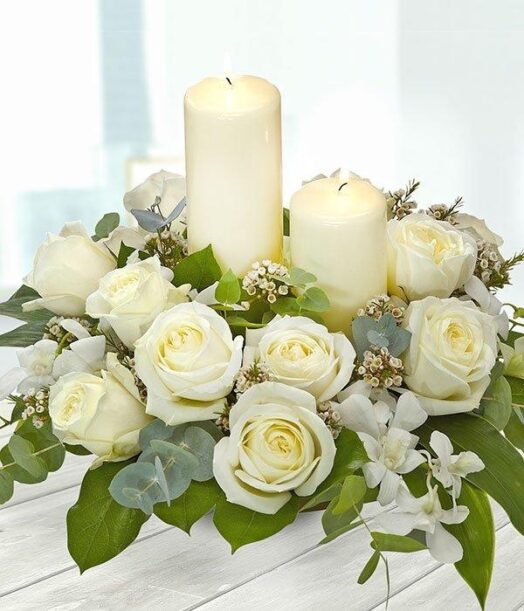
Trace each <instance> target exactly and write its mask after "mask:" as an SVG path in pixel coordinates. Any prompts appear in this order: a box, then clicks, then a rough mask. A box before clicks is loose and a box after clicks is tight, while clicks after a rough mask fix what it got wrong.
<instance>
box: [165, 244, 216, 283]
mask: <svg viewBox="0 0 524 611" xmlns="http://www.w3.org/2000/svg"><path fill="white" fill-rule="evenodd" d="M174 274H175V277H174V283H175V286H180V285H181V284H190V285H191V286H192V287H193V288H195V289H197V291H203V290H204V289H206V288H207V287H208V286H211V285H212V284H213V283H214V282H217V281H218V280H220V277H221V275H222V272H221V271H220V266H219V265H218V263H217V261H216V259H215V255H214V254H213V249H212V247H211V244H210V245H209V246H206V247H205V248H204V249H202V250H199V251H197V252H194V253H193V254H192V255H189V257H186V258H185V259H182V261H180V263H179V264H178V265H177V266H176V267H175V269H174Z"/></svg>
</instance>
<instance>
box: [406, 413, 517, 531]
mask: <svg viewBox="0 0 524 611" xmlns="http://www.w3.org/2000/svg"><path fill="white" fill-rule="evenodd" d="M434 430H438V431H441V432H442V433H444V434H445V435H447V436H448V437H449V438H450V440H451V442H452V444H453V446H454V449H455V451H456V452H462V451H467V450H470V451H472V452H475V454H477V455H478V456H479V457H480V459H481V460H482V462H483V463H484V465H485V468H484V469H483V470H482V471H479V472H478V473H470V474H469V475H467V476H466V479H467V480H468V481H470V482H471V483H472V484H474V485H475V486H477V487H478V488H480V489H481V490H484V491H485V492H486V493H487V494H488V495H489V496H491V497H492V498H493V499H495V501H497V503H499V504H500V505H502V507H503V508H504V509H505V511H506V513H507V514H508V517H509V519H510V520H511V522H512V523H513V526H515V528H516V529H517V530H518V531H519V532H521V533H524V478H523V477H522V474H523V473H524V459H523V458H522V455H521V454H520V453H519V451H518V450H517V449H516V448H515V447H514V446H513V445H512V444H511V443H510V442H509V441H508V440H507V439H506V438H505V437H504V436H503V435H501V433H499V431H497V429H496V428H495V427H494V426H493V425H491V424H490V423H489V422H488V421H487V420H485V419H484V418H482V417H481V416H476V415H473V414H455V415H453V416H446V417H439V418H435V417H433V418H428V419H427V420H426V422H425V423H424V424H423V425H422V426H421V427H419V428H418V429H417V430H416V431H414V434H415V435H418V436H419V438H420V442H421V443H422V444H423V445H424V447H425V448H426V449H427V450H428V451H431V450H430V446H429V438H430V436H431V433H432V432H433V431H434Z"/></svg>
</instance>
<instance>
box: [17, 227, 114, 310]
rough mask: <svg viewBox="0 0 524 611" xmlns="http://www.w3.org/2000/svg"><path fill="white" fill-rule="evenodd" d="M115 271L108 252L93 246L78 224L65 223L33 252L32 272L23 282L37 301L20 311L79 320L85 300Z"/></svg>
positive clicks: (98, 246)
mask: <svg viewBox="0 0 524 611" xmlns="http://www.w3.org/2000/svg"><path fill="white" fill-rule="evenodd" d="M115 267H116V262H115V259H114V257H113V256H112V255H111V253H110V252H109V250H108V249H107V248H106V247H105V246H104V245H103V244H100V243H97V242H93V240H92V239H91V238H90V237H89V234H88V233H87V231H86V230H85V228H84V226H83V225H82V224H81V223H68V224H67V225H65V226H64V227H63V229H62V231H61V232H60V233H59V235H57V236H55V235H52V234H48V236H47V240H46V242H44V243H43V244H42V245H41V246H40V247H39V249H38V250H37V253H36V256H35V260H34V263H33V271H32V272H31V273H30V274H29V275H28V276H27V277H26V278H25V279H24V282H25V283H26V284H27V285H28V286H30V287H31V288H33V289H35V291H37V292H38V294H39V295H40V299H35V300H33V301H29V302H27V303H25V304H24V310H26V311H29V310H36V309H39V308H47V309H48V310H51V312H54V313H55V314H60V315H62V316H80V315H82V314H84V313H85V301H86V298H87V296H88V295H89V294H91V293H92V292H93V291H95V290H96V289H97V287H98V281H99V280H100V278H102V276H105V275H106V274H107V273H108V272H110V271H111V270H112V269H114V268H115Z"/></svg>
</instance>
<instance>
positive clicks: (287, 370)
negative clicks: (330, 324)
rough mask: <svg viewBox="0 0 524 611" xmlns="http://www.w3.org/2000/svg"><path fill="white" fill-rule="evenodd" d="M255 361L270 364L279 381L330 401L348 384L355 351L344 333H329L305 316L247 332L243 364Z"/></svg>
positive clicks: (287, 317) (283, 319)
mask: <svg viewBox="0 0 524 611" xmlns="http://www.w3.org/2000/svg"><path fill="white" fill-rule="evenodd" d="M256 359H259V360H260V361H262V362H263V363H265V364H266V365H267V367H268V368H269V371H270V372H271V374H272V375H273V376H274V378H275V379H276V381H277V382H282V383H284V384H288V385H289V386H295V387H296V388H301V389H303V390H307V391H308V392H310V393H311V394H312V395H314V396H315V397H316V398H317V399H318V400H319V401H327V400H328V399H332V398H333V397H334V396H335V395H336V394H337V393H338V392H339V391H341V390H342V389H343V388H344V387H345V386H346V385H347V384H348V382H349V379H350V378H351V373H352V372H353V367H354V362H355V350H354V348H353V346H352V345H351V342H350V341H349V340H348V338H347V337H346V336H345V335H343V334H342V333H329V331H328V330H327V328H326V327H324V326H323V325H319V324H317V323H316V322H313V321H312V320H311V319H310V318H306V317H305V316H293V317H291V316H285V317H283V318H280V317H278V318H275V319H273V320H272V321H271V322H270V323H269V324H268V325H267V326H266V327H264V328H263V329H256V330H252V329H248V331H247V332H246V348H245V350H244V364H245V365H249V364H250V363H252V362H253V361H254V360H256Z"/></svg>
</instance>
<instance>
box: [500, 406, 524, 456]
mask: <svg viewBox="0 0 524 611" xmlns="http://www.w3.org/2000/svg"><path fill="white" fill-rule="evenodd" d="M504 435H506V438H507V439H509V441H511V443H512V444H513V445H514V446H515V447H516V448H518V449H519V450H522V451H523V452H524V414H523V412H522V408H519V407H517V408H514V409H513V410H512V412H511V416H510V417H509V420H508V423H507V424H506V426H505V427H504Z"/></svg>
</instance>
